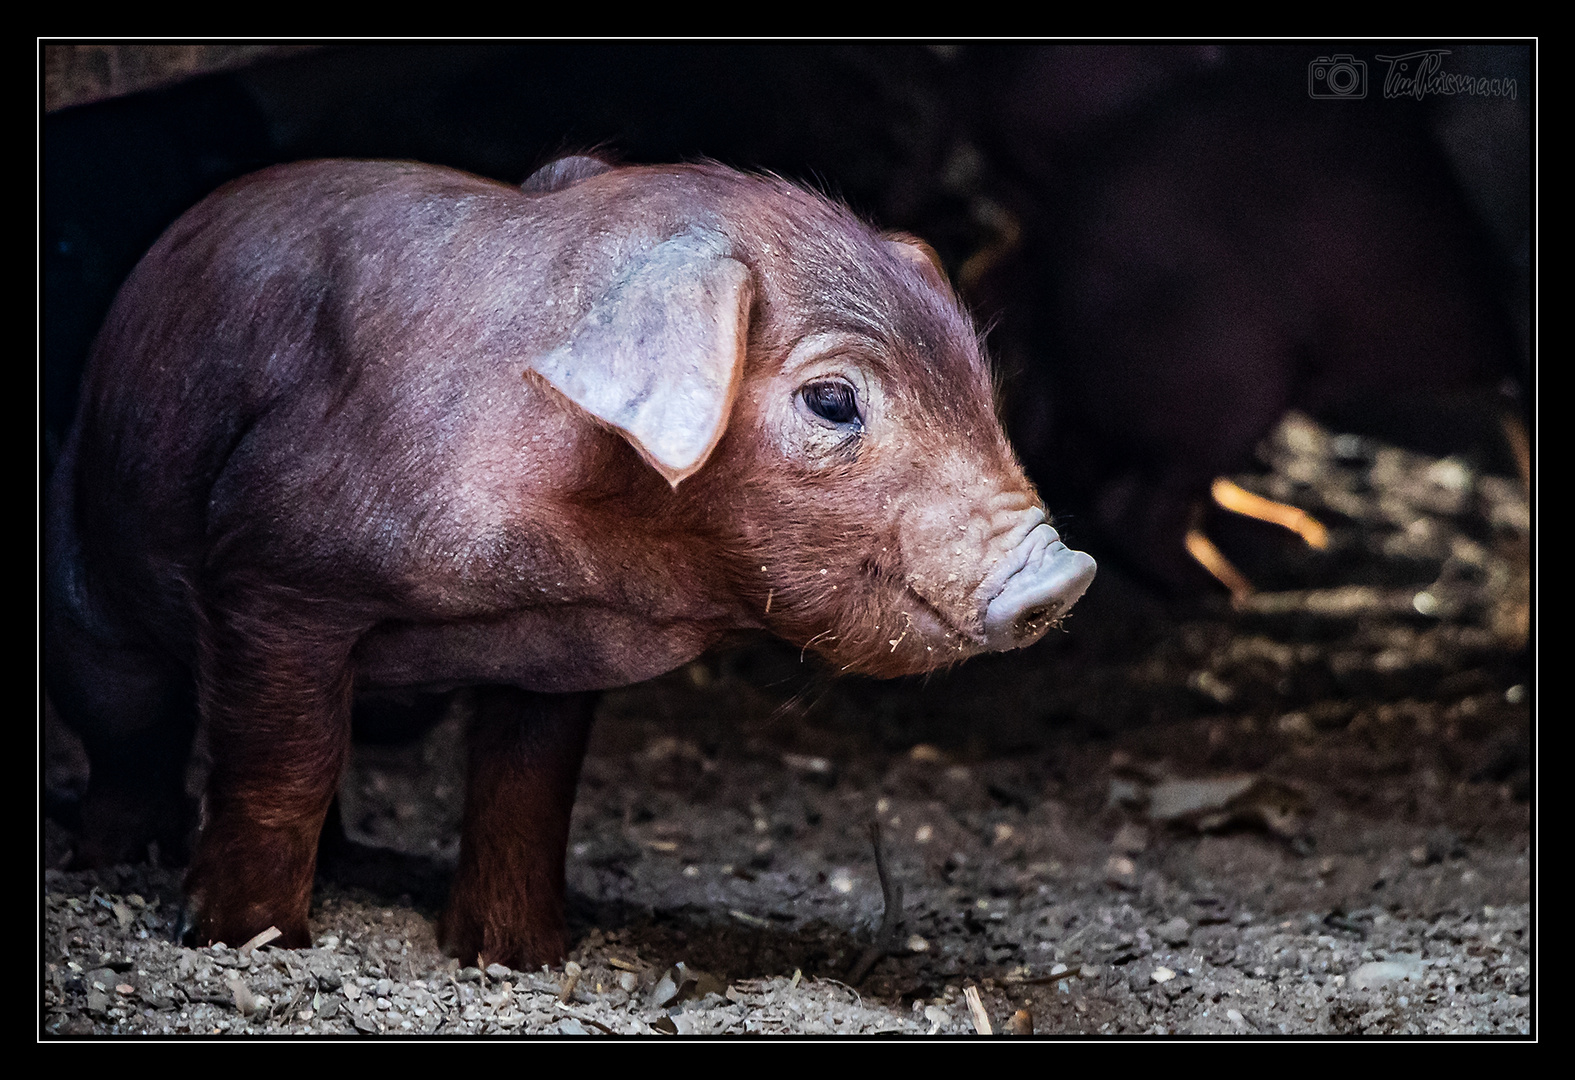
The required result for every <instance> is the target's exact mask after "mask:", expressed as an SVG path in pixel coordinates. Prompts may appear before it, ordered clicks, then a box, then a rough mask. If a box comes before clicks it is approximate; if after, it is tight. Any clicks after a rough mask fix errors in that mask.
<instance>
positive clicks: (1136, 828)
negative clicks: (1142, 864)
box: [1110, 821, 1148, 855]
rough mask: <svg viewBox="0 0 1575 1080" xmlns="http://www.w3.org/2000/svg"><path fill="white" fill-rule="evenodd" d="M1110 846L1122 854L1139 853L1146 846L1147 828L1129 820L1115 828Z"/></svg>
mask: <svg viewBox="0 0 1575 1080" xmlns="http://www.w3.org/2000/svg"><path fill="white" fill-rule="evenodd" d="M1110 846H1111V847H1112V848H1114V849H1115V850H1116V851H1117V852H1118V853H1120V854H1122V855H1139V854H1141V853H1142V852H1143V851H1145V850H1146V849H1147V848H1148V829H1146V828H1144V827H1143V826H1142V825H1138V824H1136V823H1135V822H1130V821H1129V822H1127V823H1126V824H1125V825H1123V826H1121V828H1119V829H1117V830H1116V835H1115V839H1113V840H1111V841H1110Z"/></svg>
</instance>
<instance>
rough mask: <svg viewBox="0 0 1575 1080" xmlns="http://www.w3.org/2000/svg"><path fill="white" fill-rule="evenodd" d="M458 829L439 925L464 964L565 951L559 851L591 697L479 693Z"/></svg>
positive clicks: (564, 842)
mask: <svg viewBox="0 0 1575 1080" xmlns="http://www.w3.org/2000/svg"><path fill="white" fill-rule="evenodd" d="M475 704H476V713H475V718H474V720H473V722H472V725H471V730H470V740H469V753H470V779H469V788H468V791H467V793H466V796H465V825H464V834H463V836H462V838H461V841H460V851H459V869H458V871H457V872H456V874H455V877H454V888H453V893H452V895H451V897H450V899H449V906H448V910H447V912H445V913H444V916H443V921H442V925H441V927H440V930H439V934H440V939H441V940H442V942H443V945H444V947H445V948H446V949H447V950H448V951H449V952H450V953H451V954H452V955H454V956H457V957H459V958H460V959H461V960H463V961H464V962H465V963H467V964H482V965H485V964H493V963H501V964H504V965H507V966H509V967H514V968H533V967H536V966H537V965H540V964H556V963H558V962H559V961H561V960H562V959H563V957H564V952H565V949H566V946H567V940H566V934H567V930H566V927H565V924H564V917H563V890H564V874H563V862H564V854H565V851H566V849H567V847H568V843H569V816H570V812H571V811H572V810H573V807H574V789H575V785H576V784H577V783H578V781H579V776H580V763H581V761H582V760H583V759H584V757H585V745H586V740H587V739H588V738H589V735H590V728H591V715H592V712H593V710H594V707H595V704H596V695H594V694H535V693H528V692H526V691H523V690H515V689H512V688H509V687H486V688H482V689H480V690H478V691H476V698H475Z"/></svg>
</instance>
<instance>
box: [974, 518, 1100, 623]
mask: <svg viewBox="0 0 1575 1080" xmlns="http://www.w3.org/2000/svg"><path fill="white" fill-rule="evenodd" d="M1032 513H1034V514H1036V515H1038V516H1039V518H1040V520H1039V522H1038V524H1036V525H1034V526H1033V527H1032V528H1031V529H1029V531H1028V533H1027V535H1026V536H1024V537H1023V539H1022V540H1021V541H1020V542H1019V543H1018V544H1017V546H1016V547H1015V548H1013V549H1012V550H1011V551H1010V552H1009V553H1007V555H1006V556H1005V557H1003V558H1002V560H1001V562H1000V563H999V564H997V566H996V568H995V570H994V571H993V572H992V573H991V574H990V575H989V576H988V577H986V579H985V581H984V583H983V584H982V585H981V586H980V589H979V595H980V598H981V601H982V602H983V604H984V635H985V648H986V649H988V650H990V651H1001V650H1005V649H1019V648H1022V647H1023V646H1024V645H1031V644H1032V643H1034V642H1035V641H1038V640H1039V639H1040V638H1041V637H1043V636H1044V633H1045V631H1046V630H1048V629H1050V627H1051V626H1052V625H1054V623H1055V622H1056V620H1057V619H1060V618H1061V617H1062V616H1063V615H1065V614H1066V613H1067V612H1068V611H1070V610H1071V608H1072V605H1073V604H1075V603H1077V600H1078V597H1080V596H1082V595H1083V592H1084V591H1085V590H1086V589H1087V588H1088V585H1089V583H1090V582H1091V581H1093V580H1094V570H1095V566H1094V560H1093V558H1092V557H1091V556H1089V555H1087V554H1085V553H1084V552H1081V551H1073V550H1072V549H1071V548H1069V547H1067V546H1066V545H1065V544H1063V543H1062V542H1061V537H1060V535H1059V534H1058V533H1057V532H1056V531H1055V529H1053V528H1051V526H1050V524H1049V523H1048V522H1046V521H1044V520H1043V514H1042V513H1041V512H1040V511H1038V510H1034V511H1032Z"/></svg>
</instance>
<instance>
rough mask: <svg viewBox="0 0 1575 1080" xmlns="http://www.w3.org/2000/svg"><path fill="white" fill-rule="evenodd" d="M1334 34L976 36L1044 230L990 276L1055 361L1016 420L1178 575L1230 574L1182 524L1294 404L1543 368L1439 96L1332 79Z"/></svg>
mask: <svg viewBox="0 0 1575 1080" xmlns="http://www.w3.org/2000/svg"><path fill="white" fill-rule="evenodd" d="M1304 53H1305V55H1304ZM1314 55H1316V53H1315V52H1314V51H1313V50H1296V49H1284V48H1280V47H1268V48H1262V49H1254V48H1240V49H1237V48H1232V49H1226V50H1222V49H1177V48H1170V47H1148V46H1125V47H1105V46H1086V47H1085V46H1060V47H1020V48H1018V47H1014V48H1010V49H1001V50H995V49H986V50H985V51H984V52H983V53H982V54H981V55H980V56H979V57H978V60H979V63H980V66H981V68H982V69H983V70H985V71H986V72H987V73H988V78H987V79H985V80H981V82H982V83H983V85H986V86H987V87H988V88H989V94H988V96H987V98H986V99H985V100H984V102H983V104H982V105H981V108H980V114H981V115H982V116H983V117H984V118H985V120H984V122H982V123H981V125H980V126H981V131H982V137H983V138H984V139H986V140H987V142H988V143H989V145H990V146H991V148H992V150H994V152H995V153H996V155H997V157H998V158H999V160H1001V161H1003V162H1006V163H1007V165H1008V169H1009V171H1010V172H1011V173H1012V175H1013V179H1014V181H1015V183H1016V185H1017V190H1018V194H1019V198H1018V199H1017V201H1016V202H1015V203H1014V209H1015V210H1016V211H1017V212H1018V214H1019V216H1020V217H1021V220H1022V221H1023V226H1024V227H1023V233H1024V241H1023V243H1022V244H1021V246H1020V248H1019V250H1018V252H1017V254H1016V257H1015V258H1014V259H1012V260H1007V261H1003V262H1002V263H1001V264H1000V265H999V267H998V268H997V272H996V273H994V274H992V275H991V280H989V281H987V282H985V283H984V284H983V285H982V286H981V287H980V288H978V289H977V290H976V297H975V298H976V299H977V300H978V301H979V304H980V307H981V308H983V309H984V310H985V311H986V312H988V313H994V312H995V311H1001V312H1002V323H1003V325H1002V327H1001V329H1000V331H999V334H1000V337H1001V338H1005V339H1008V340H1010V339H1011V338H1013V337H1014V336H1018V337H1021V338H1024V339H1027V341H1026V342H1024V343H1023V344H1021V345H1019V348H1022V349H1024V351H1026V352H1029V353H1031V354H1032V355H1033V357H1034V359H1032V360H1025V361H1020V366H1021V368H1022V377H1021V379H1020V380H1018V381H1017V382H1015V383H1014V384H1013V393H1012V397H1011V401H1012V406H1013V407H1012V412H1011V415H1010V417H1009V423H1010V426H1011V429H1012V434H1013V438H1014V440H1016V442H1017V445H1018V447H1019V449H1020V450H1021V452H1022V454H1023V457H1024V461H1025V463H1026V465H1027V467H1028V470H1029V473H1030V475H1032V476H1034V477H1036V479H1038V480H1039V481H1040V483H1042V484H1043V485H1045V487H1046V488H1047V490H1051V491H1053V492H1054V493H1055V495H1056V497H1057V498H1060V499H1066V500H1067V501H1068V502H1070V503H1074V504H1077V505H1080V506H1081V507H1082V508H1084V509H1086V510H1088V511H1091V513H1090V514H1089V516H1088V519H1087V520H1088V521H1089V523H1090V525H1091V526H1095V527H1097V532H1098V535H1099V538H1100V540H1101V541H1103V542H1104V544H1105V548H1104V550H1108V551H1110V552H1111V554H1112V555H1113V556H1117V557H1120V558H1121V559H1122V560H1123V561H1124V562H1125V564H1126V566H1127V567H1128V568H1129V569H1135V570H1137V571H1139V572H1140V573H1141V574H1143V575H1144V576H1145V577H1146V578H1147V579H1148V580H1149V581H1151V582H1153V583H1155V584H1157V585H1160V586H1162V587H1165V588H1167V589H1168V590H1172V591H1180V592H1186V591H1190V590H1192V589H1194V588H1197V587H1200V586H1207V585H1208V583H1209V581H1210V579H1209V578H1208V576H1207V575H1206V574H1205V573H1204V571H1203V569H1202V568H1201V567H1200V566H1198V565H1197V564H1196V563H1195V562H1194V561H1193V560H1192V559H1191V558H1190V557H1189V555H1188V554H1187V551H1186V548H1185V546H1184V544H1183V537H1184V535H1185V534H1186V532H1187V530H1188V528H1189V525H1190V524H1192V523H1193V521H1194V520H1195V514H1196V512H1197V511H1198V510H1199V509H1200V504H1201V503H1203V502H1204V500H1206V499H1207V497H1208V492H1209V487H1210V484H1211V482H1212V481H1213V480H1214V479H1215V478H1216V477H1219V476H1228V475H1230V474H1231V473H1234V472H1238V471H1240V470H1243V469H1245V468H1249V467H1250V466H1251V464H1252V461H1253V449H1254V447H1255V446H1256V445H1257V444H1258V443H1259V442H1260V441H1261V440H1262V439H1263V438H1264V437H1265V436H1267V435H1268V434H1269V433H1270V432H1271V431H1272V430H1273V428H1274V426H1275V424H1276V423H1278V421H1279V420H1280V418H1281V417H1282V416H1283V415H1284V414H1285V412H1286V411H1287V410H1288V409H1298V410H1302V411H1305V412H1308V413H1311V414H1313V415H1315V416H1319V417H1322V418H1325V419H1333V418H1347V417H1349V416H1350V415H1351V414H1356V416H1357V418H1358V419H1359V418H1360V416H1361V415H1362V414H1363V413H1364V412H1376V413H1377V414H1378V415H1379V416H1382V415H1383V414H1382V413H1381V412H1379V411H1378V410H1379V404H1380V403H1387V405H1388V407H1389V408H1390V409H1391V410H1392V411H1394V412H1396V413H1401V412H1402V411H1403V410H1404V409H1405V408H1407V407H1420V408H1421V409H1426V408H1428V407H1432V408H1433V409H1434V410H1435V411H1436V410H1438V409H1439V408H1440V407H1441V406H1442V405H1443V404H1445V403H1449V402H1452V401H1459V402H1461V404H1469V403H1474V402H1477V401H1480V402H1483V403H1485V404H1486V405H1487V408H1488V409H1491V408H1496V407H1498V406H1499V405H1501V404H1507V403H1505V402H1502V401H1501V398H1500V396H1499V394H1498V389H1499V387H1500V386H1501V385H1502V384H1504V382H1505V380H1506V378H1509V377H1515V378H1523V375H1522V371H1523V368H1522V365H1521V363H1520V356H1521V353H1520V351H1519V350H1518V349H1517V348H1516V346H1515V343H1514V337H1513V334H1512V330H1511V322H1510V319H1509V318H1508V316H1507V312H1506V305H1505V303H1504V294H1505V291H1506V290H1505V284H1506V281H1507V275H1505V274H1503V273H1502V270H1503V268H1502V267H1501V266H1500V265H1499V260H1498V258H1497V257H1496V256H1495V255H1494V253H1493V251H1492V248H1491V245H1490V243H1489V242H1488V238H1487V236H1486V234H1485V232H1484V231H1483V230H1482V228H1481V226H1480V225H1479V223H1478V222H1477V221H1476V220H1475V216H1474V215H1473V213H1472V212H1471V210H1470V208H1469V206H1468V204H1467V202H1466V200H1465V197H1464V195H1463V193H1462V192H1461V191H1460V190H1459V188H1458V185H1457V184H1456V181H1455V179H1454V175H1453V170H1452V168H1451V165H1450V162H1449V160H1448V159H1447V158H1446V157H1445V156H1444V154H1443V153H1442V152H1441V151H1440V150H1439V148H1438V146H1437V145H1435V143H1434V138H1433V136H1432V134H1431V133H1430V131H1429V129H1428V127H1427V125H1426V123H1425V113H1424V112H1423V111H1422V109H1421V107H1420V106H1419V105H1418V103H1417V102H1415V101H1404V100H1402V101H1397V102H1390V101H1383V100H1376V99H1377V98H1378V95H1377V93H1376V91H1375V93H1374V95H1373V97H1374V98H1375V100H1373V101H1364V102H1359V103H1358V102H1343V101H1335V102H1330V101H1326V100H1318V99H1315V98H1309V97H1308V94H1307V89H1306V83H1307V61H1308V60H1310V59H1312V57H1313V56H1314ZM1375 77H1376V74H1375ZM1347 106H1350V107H1347ZM998 340H999V339H998ZM1008 347H1010V346H1008ZM1472 395H1475V396H1474V397H1473V396H1472ZM1459 411H1460V409H1458V408H1456V409H1454V410H1453V411H1452V412H1451V413H1449V414H1448V415H1451V416H1453V415H1454V414H1455V413H1458V412H1459ZM1483 411H1487V409H1483ZM1490 415H1491V413H1490ZM1345 422H1348V420H1347V421H1345ZM1073 447H1075V448H1076V453H1075V454H1069V453H1068V452H1067V451H1068V450H1069V449H1070V448H1073Z"/></svg>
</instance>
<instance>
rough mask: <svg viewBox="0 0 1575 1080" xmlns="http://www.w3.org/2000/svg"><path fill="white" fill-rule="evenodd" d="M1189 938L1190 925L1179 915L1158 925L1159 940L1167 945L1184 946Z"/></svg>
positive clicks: (1190, 932) (1190, 933)
mask: <svg viewBox="0 0 1575 1080" xmlns="http://www.w3.org/2000/svg"><path fill="white" fill-rule="evenodd" d="M1191 936H1192V925H1191V924H1190V923H1188V922H1187V920H1186V919H1183V918H1182V917H1181V916H1180V915H1177V916H1176V917H1175V918H1174V919H1170V920H1168V921H1167V922H1164V923H1161V924H1160V927H1159V938H1160V940H1161V941H1163V942H1165V943H1166V944H1168V945H1185V944H1186V943H1187V939H1188V938H1190V937H1191Z"/></svg>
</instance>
